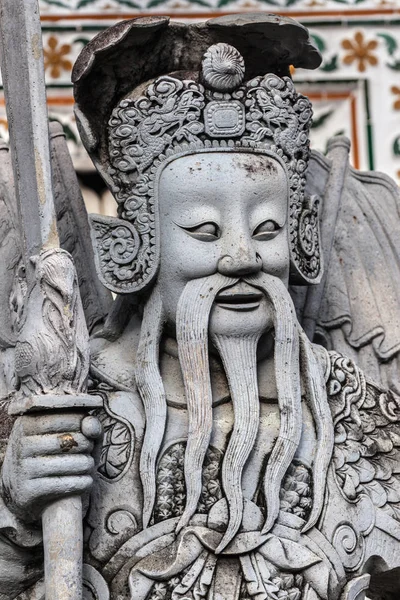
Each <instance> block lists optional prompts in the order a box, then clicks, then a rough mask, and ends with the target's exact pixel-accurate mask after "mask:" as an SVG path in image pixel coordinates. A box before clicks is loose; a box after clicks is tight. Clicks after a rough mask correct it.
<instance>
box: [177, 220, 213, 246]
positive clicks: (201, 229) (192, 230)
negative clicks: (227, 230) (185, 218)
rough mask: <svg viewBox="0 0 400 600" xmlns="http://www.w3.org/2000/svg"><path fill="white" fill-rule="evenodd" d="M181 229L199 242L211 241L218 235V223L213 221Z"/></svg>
mask: <svg viewBox="0 0 400 600" xmlns="http://www.w3.org/2000/svg"><path fill="white" fill-rule="evenodd" d="M182 229H184V230H185V231H187V232H188V233H189V234H190V235H191V236H192V237H194V238H195V239H196V240H200V241H201V242H213V241H215V240H217V239H218V238H219V237H220V231H219V228H218V225H216V224H215V223H201V225H196V226H195V227H182Z"/></svg>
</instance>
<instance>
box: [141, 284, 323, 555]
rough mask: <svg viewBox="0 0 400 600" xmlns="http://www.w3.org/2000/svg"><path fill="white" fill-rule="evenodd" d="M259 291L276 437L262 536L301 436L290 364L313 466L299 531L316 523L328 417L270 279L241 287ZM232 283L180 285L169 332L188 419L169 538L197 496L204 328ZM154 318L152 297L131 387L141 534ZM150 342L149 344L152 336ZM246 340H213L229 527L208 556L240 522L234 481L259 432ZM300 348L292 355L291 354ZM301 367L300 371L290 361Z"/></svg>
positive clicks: (156, 408) (157, 328) (207, 432)
mask: <svg viewBox="0 0 400 600" xmlns="http://www.w3.org/2000/svg"><path fill="white" fill-rule="evenodd" d="M245 281H247V282H248V283H249V284H250V285H252V286H254V287H256V288H259V289H261V290H262V291H263V292H264V294H265V296H266V297H267V299H268V300H269V302H270V305H271V307H272V310H273V328H274V339H275V348H274V364H275V378H276V384H277V391H278V405H279V411H280V420H281V422H280V431H279V436H278V438H277V440H276V442H275V444H274V447H273V449H272V452H271V455H270V457H269V460H268V463H267V467H266V470H265V473H264V476H263V488H264V496H265V503H266V508H267V518H266V522H265V525H264V528H263V532H267V531H269V530H270V529H271V527H272V526H273V524H274V522H275V520H276V518H277V516H278V512H279V504H280V501H279V494H280V489H281V485H282V479H283V478H284V476H285V474H286V471H287V469H288V467H289V466H290V464H291V462H292V460H293V458H294V455H295V452H296V450H297V448H298V445H299V442H300V438H301V430H302V408H301V385H300V362H301V368H302V372H303V380H304V389H305V394H306V401H307V403H308V404H309V406H310V409H311V412H312V416H313V419H314V422H315V426H316V431H317V449H316V455H315V460H314V466H313V481H314V485H313V490H314V491H313V494H314V499H313V500H314V501H313V509H312V512H311V515H310V518H309V521H308V523H307V524H306V525H305V528H304V529H309V528H310V527H312V526H313V525H314V524H315V522H316V521H317V519H318V517H319V515H320V512H321V509H322V505H323V490H324V485H325V478H326V472H327V468H328V465H329V461H330V458H331V454H332V448H333V426H332V417H331V416H330V410H329V406H328V402H327V396H326V390H325V381H324V375H323V372H322V369H321V367H320V365H319V363H318V361H317V360H316V358H315V356H314V352H313V349H312V345H311V343H310V342H309V341H308V339H307V338H306V336H305V334H304V333H303V332H302V330H301V328H300V327H299V325H298V324H297V321H296V317H295V309H294V306H293V303H292V301H291V298H290V296H289V293H288V291H287V289H286V288H285V286H284V284H283V283H282V282H281V281H280V280H279V279H277V278H276V277H273V276H271V275H267V274H265V273H259V274H258V275H255V276H251V277H246V278H245ZM236 282H237V279H229V278H227V277H225V276H222V275H219V274H216V275H213V276H210V277H205V278H202V279H197V280H193V281H191V282H189V283H188V284H187V286H186V287H185V289H184V291H183V293H182V295H181V298H180V300H179V304H178V310H177V319H176V322H177V324H176V330H177V341H178V352H179V360H180V366H181V371H182V376H183V381H184V386H185V395H186V401H187V410H188V422H189V427H188V437H187V446H186V452H185V482H186V506H185V510H184V513H183V515H182V517H181V519H180V521H179V523H178V526H177V532H179V531H180V530H181V529H182V528H183V527H185V526H186V525H187V524H188V522H189V520H190V518H191V517H192V516H193V514H194V513H195V512H196V509H197V504H198V502H199V499H200V495H201V489H202V466H203V462H204V458H205V454H206V452H207V448H208V445H209V442H210V437H211V432H212V393H211V381H210V371H209V357H208V338H209V336H208V325H209V318H210V312H211V308H212V305H213V303H214V300H215V297H216V295H217V294H218V293H219V292H220V291H221V290H222V289H224V288H226V287H230V286H232V285H234V284H235V283H236ZM162 327H163V309H162V302H161V297H160V294H159V292H158V290H157V288H156V289H155V290H154V292H153V294H152V296H151V297H150V299H149V300H148V303H147V305H146V308H145V313H144V318H143V324H142V331H141V339H140V343H139V350H138V363H137V369H136V379H137V384H138V389H139V392H140V394H141V396H142V399H143V403H144V408H145V413H146V433H145V438H144V443H143V448H142V453H141V460H140V473H141V479H142V484H143V494H144V509H143V522H144V527H146V526H147V525H148V522H149V520H150V517H151V513H152V510H153V506H154V502H155V496H156V461H157V457H158V453H159V450H160V447H161V443H162V439H163V435H164V430H165V425H166V398H165V392H164V388H163V384H162V379H161V374H160V370H159V365H158V363H159V356H158V353H159V342H160V338H161V334H162ZM155 332H156V335H155ZM261 333H262V332H260V333H259V334H258V335H254V336H244V337H235V336H226V335H224V336H218V335H214V336H213V342H214V345H215V346H216V348H217V350H218V351H219V353H220V356H221V359H222V362H223V365H224V368H225V372H226V375H227V379H228V383H229V387H230V393H231V397H232V404H233V409H234V427H233V431H232V435H231V437H230V440H229V443H228V447H227V450H226V453H225V456H224V460H223V463H222V473H221V475H222V484H223V489H224V492H225V496H226V499H227V502H228V506H229V521H228V525H227V529H226V531H225V534H224V537H223V539H222V541H221V543H220V545H219V547H218V548H217V551H218V552H219V551H222V550H223V549H224V548H225V547H226V546H227V545H228V544H229V542H230V541H231V540H232V539H233V537H234V536H235V535H236V533H237V531H238V529H239V527H240V525H241V520H242V513H243V493H242V474H243V469H244V467H245V464H246V461H247V459H248V457H249V455H250V452H251V450H252V448H253V446H254V442H255V440H256V437H257V433H258V427H259V394H258V385H257V359H256V352H257V345H258V342H259V338H260V335H261ZM299 342H300V348H299ZM299 358H301V361H300V360H299Z"/></svg>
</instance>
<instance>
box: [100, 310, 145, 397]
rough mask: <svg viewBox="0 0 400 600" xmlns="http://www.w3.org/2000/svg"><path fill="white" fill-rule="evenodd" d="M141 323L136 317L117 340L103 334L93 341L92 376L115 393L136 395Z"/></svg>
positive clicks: (135, 315)
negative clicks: (119, 391)
mask: <svg viewBox="0 0 400 600" xmlns="http://www.w3.org/2000/svg"><path fill="white" fill-rule="evenodd" d="M140 328H141V319H140V317H139V316H138V315H137V314H134V315H133V316H132V317H131V319H130V321H129V323H128V325H127V326H126V327H125V329H124V331H123V332H122V334H121V335H120V336H119V337H118V338H117V339H113V340H112V339H109V338H107V337H103V336H102V334H101V332H100V334H98V335H97V336H94V337H93V338H92V339H91V341H90V349H91V367H90V370H91V375H92V377H93V378H95V379H96V380H98V381H101V382H104V383H107V384H109V385H110V386H111V387H112V388H113V389H115V390H124V391H136V383H135V363H136V352H137V347H138V344H139V336H140Z"/></svg>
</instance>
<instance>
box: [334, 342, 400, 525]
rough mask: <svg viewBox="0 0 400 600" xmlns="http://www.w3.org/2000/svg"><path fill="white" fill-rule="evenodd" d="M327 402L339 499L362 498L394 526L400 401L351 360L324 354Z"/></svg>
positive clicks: (399, 516)
mask: <svg viewBox="0 0 400 600" xmlns="http://www.w3.org/2000/svg"><path fill="white" fill-rule="evenodd" d="M328 356H329V373H328V377H327V392H328V401H329V405H330V408H331V412H332V417H333V424H334V430H335V446H334V452H333V466H334V471H335V476H336V481H337V484H338V485H339V487H340V489H341V491H342V493H343V495H344V496H345V497H346V498H347V499H348V500H349V501H352V502H354V501H355V500H357V498H359V497H360V496H361V495H364V496H365V495H367V496H368V497H369V498H370V500H371V502H372V504H373V505H374V506H375V508H376V509H379V510H383V511H384V512H385V513H386V514H387V515H389V516H391V517H393V518H394V519H396V520H399V521H400V469H399V466H398V465H399V462H400V401H399V398H397V397H396V396H395V395H394V394H393V393H392V392H391V391H387V390H385V389H383V388H382V387H381V386H380V385H377V384H375V383H374V382H372V381H370V380H369V379H368V377H367V376H366V375H365V374H364V373H363V371H362V370H361V369H359V368H358V367H357V365H356V364H355V363H354V361H353V360H351V359H349V358H347V357H345V356H343V355H341V354H339V353H337V352H329V353H328Z"/></svg>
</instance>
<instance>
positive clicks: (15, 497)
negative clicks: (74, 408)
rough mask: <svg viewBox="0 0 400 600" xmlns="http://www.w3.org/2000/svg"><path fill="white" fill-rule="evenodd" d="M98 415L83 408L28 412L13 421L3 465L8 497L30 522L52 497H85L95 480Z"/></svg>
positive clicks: (10, 503) (13, 506)
mask: <svg viewBox="0 0 400 600" xmlns="http://www.w3.org/2000/svg"><path fill="white" fill-rule="evenodd" d="M100 435H101V424H100V422H99V420H98V419H97V418H96V417H93V416H85V413H83V412H58V413H50V414H41V415H39V414H36V415H24V416H22V417H18V419H17V420H16V422H15V423H14V426H13V429H12V432H11V435H10V439H9V442H8V446H7V450H6V455H5V459H4V463H3V470H2V479H3V496H4V500H5V502H6V504H7V505H8V507H9V508H10V509H11V510H12V511H13V512H14V513H15V515H16V516H17V517H19V518H20V519H22V520H23V521H25V522H33V521H36V520H37V519H39V518H40V516H41V513H42V511H43V509H44V508H45V507H46V506H47V505H48V504H49V503H50V502H52V501H54V500H58V499H60V498H64V497H66V496H71V495H83V494H85V493H86V492H88V491H89V490H90V488H91V485H92V483H93V479H92V475H93V469H94V460H93V458H92V456H91V453H92V450H93V447H94V442H93V440H95V439H96V438H98V437H100Z"/></svg>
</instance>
